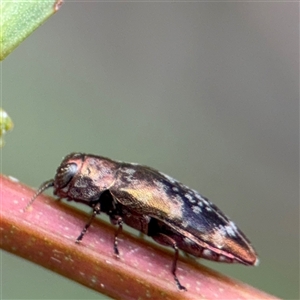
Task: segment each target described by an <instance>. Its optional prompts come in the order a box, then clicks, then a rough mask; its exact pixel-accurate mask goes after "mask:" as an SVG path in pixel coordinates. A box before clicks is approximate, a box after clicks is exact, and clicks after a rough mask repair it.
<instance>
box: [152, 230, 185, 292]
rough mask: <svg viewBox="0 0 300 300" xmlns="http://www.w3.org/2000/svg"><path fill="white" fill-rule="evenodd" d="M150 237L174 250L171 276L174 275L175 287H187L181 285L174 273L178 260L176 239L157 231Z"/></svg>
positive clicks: (182, 288) (183, 289)
mask: <svg viewBox="0 0 300 300" xmlns="http://www.w3.org/2000/svg"><path fill="white" fill-rule="evenodd" d="M151 237H152V238H153V239H154V240H155V241H156V242H158V243H159V244H161V245H165V246H171V247H172V248H173V249H174V250H175V255H174V258H173V264H172V274H173V277H174V280H175V282H176V285H177V287H178V288H179V289H180V290H181V291H186V290H187V289H186V288H185V287H184V286H183V285H181V283H180V281H179V279H178V278H177V275H176V270H177V260H178V247H177V243H176V241H175V240H173V239H172V238H171V237H169V236H167V235H165V234H163V233H157V234H155V235H153V236H151Z"/></svg>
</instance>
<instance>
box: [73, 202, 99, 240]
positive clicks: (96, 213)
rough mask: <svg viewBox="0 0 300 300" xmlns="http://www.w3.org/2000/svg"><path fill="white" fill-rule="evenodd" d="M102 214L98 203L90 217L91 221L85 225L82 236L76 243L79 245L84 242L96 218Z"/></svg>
mask: <svg viewBox="0 0 300 300" xmlns="http://www.w3.org/2000/svg"><path fill="white" fill-rule="evenodd" d="M98 214H100V203H97V204H96V205H95V206H94V209H93V214H92V215H91V216H90V219H89V220H88V222H87V223H86V224H85V226H84V228H83V229H82V231H81V233H80V235H79V236H78V238H77V239H76V241H75V243H77V244H79V243H80V241H81V240H82V238H83V236H84V235H85V234H86V232H87V230H88V228H89V227H90V226H91V224H92V222H93V220H94V218H95V217H96V216H97V215H98Z"/></svg>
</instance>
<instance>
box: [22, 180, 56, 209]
mask: <svg viewBox="0 0 300 300" xmlns="http://www.w3.org/2000/svg"><path fill="white" fill-rule="evenodd" d="M52 186H54V179H50V180H48V181H46V182H44V183H43V184H42V185H41V186H40V187H39V189H38V190H37V191H36V193H35V194H34V195H33V196H32V198H31V199H30V201H29V202H28V203H27V205H26V207H25V209H24V211H26V210H27V209H28V208H29V206H31V204H32V203H33V201H34V200H35V199H36V198H37V197H38V195H40V194H41V193H42V192H44V191H45V190H46V189H48V188H49V187H52Z"/></svg>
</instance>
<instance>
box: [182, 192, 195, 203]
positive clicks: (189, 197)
mask: <svg viewBox="0 0 300 300" xmlns="http://www.w3.org/2000/svg"><path fill="white" fill-rule="evenodd" d="M184 196H185V198H187V199H188V200H189V201H190V202H191V203H196V201H197V200H195V198H194V197H193V196H192V195H191V194H190V193H185V195H184Z"/></svg>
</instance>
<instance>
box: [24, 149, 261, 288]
mask: <svg viewBox="0 0 300 300" xmlns="http://www.w3.org/2000/svg"><path fill="white" fill-rule="evenodd" d="M50 187H53V188H54V194H55V195H56V196H58V197H59V198H66V199H67V200H68V201H75V202H80V203H83V204H86V205H88V206H90V207H91V208H92V209H93V213H92V215H91V217H90V219H89V221H88V222H87V224H86V225H85V227H84V228H83V229H82V231H81V233H80V235H79V236H78V238H77V240H76V242H80V241H81V240H82V238H83V236H84V235H85V233H86V232H87V230H88V228H89V226H90V224H91V223H92V221H93V219H94V217H95V216H96V215H98V214H100V213H101V212H102V213H106V214H107V215H108V216H109V218H110V221H111V223H112V224H114V225H117V226H118V228H117V230H116V233H115V238H114V252H115V254H116V255H117V256H118V255H119V250H118V234H119V233H120V232H121V230H122V226H123V224H126V225H128V226H130V227H132V228H134V229H137V230H139V231H140V232H142V233H144V234H146V235H148V236H150V237H152V238H153V239H154V240H155V241H156V242H157V243H159V244H161V245H164V246H169V247H172V248H173V249H174V252H175V254H174V258H173V264H172V274H173V277H174V280H175V282H176V285H177V287H178V288H179V289H180V290H186V288H185V287H184V286H183V285H182V284H181V283H180V282H179V279H178V277H177V275H176V266H177V260H178V251H179V249H180V250H182V251H184V252H186V253H188V254H191V255H193V256H196V257H202V258H205V259H209V260H214V261H218V262H227V263H241V264H244V265H257V264H258V262H259V260H258V257H257V254H256V252H255V250H254V248H253V247H252V246H251V244H250V242H249V240H248V239H247V238H246V236H245V235H244V234H243V233H242V232H241V230H240V229H238V228H237V226H236V225H235V224H234V223H233V222H232V221H231V220H230V219H229V218H228V217H227V216H225V215H224V214H223V212H222V211H221V210H220V209H219V208H218V207H217V206H215V205H214V204H213V203H211V202H210V201H209V200H208V199H207V198H206V197H204V196H202V195H200V194H199V193H198V192H197V191H195V190H192V189H190V188H189V187H187V186H185V185H183V184H182V183H180V182H179V181H177V180H175V179H173V178H172V177H170V176H168V175H166V174H164V173H161V172H159V171H157V170H155V169H152V168H150V167H147V166H142V165H139V164H134V163H125V162H119V161H114V160H111V159H109V158H105V157H102V156H97V155H92V154H83V153H71V154H69V155H67V156H66V157H65V158H64V159H63V161H62V162H61V164H60V166H59V167H58V169H57V171H56V175H55V177H54V179H51V180H48V181H46V182H45V183H43V184H42V185H41V187H40V188H39V189H38V191H37V192H36V194H35V195H34V196H33V197H32V199H31V200H30V202H29V203H28V205H27V207H26V208H28V207H29V206H30V205H31V204H32V203H33V201H34V200H35V199H36V198H37V197H38V195H39V194H41V193H42V192H43V191H45V190H46V189H48V188H50Z"/></svg>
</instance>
